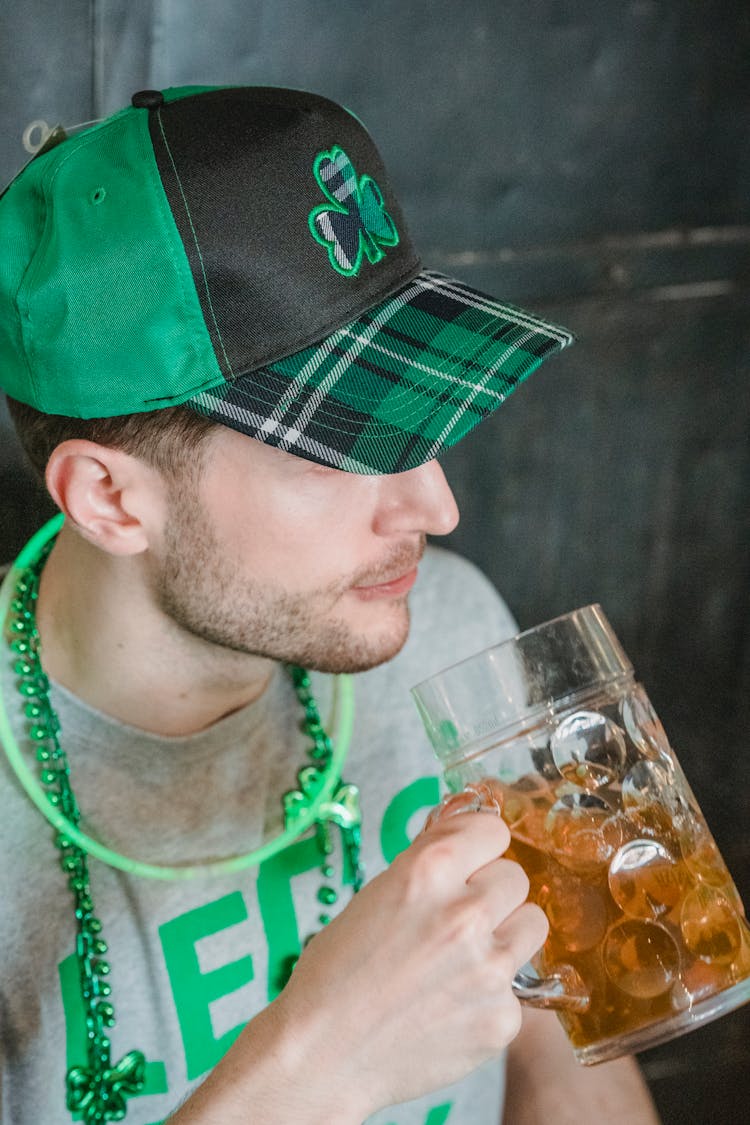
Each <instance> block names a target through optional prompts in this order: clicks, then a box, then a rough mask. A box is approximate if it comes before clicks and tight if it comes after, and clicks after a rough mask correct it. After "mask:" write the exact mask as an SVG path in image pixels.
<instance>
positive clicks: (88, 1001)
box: [2, 520, 364, 1125]
mask: <svg viewBox="0 0 750 1125" xmlns="http://www.w3.org/2000/svg"><path fill="white" fill-rule="evenodd" d="M54 523H55V526H54V527H51V526H50V525H48V528H47V529H43V532H47V534H44V535H42V543H43V545H42V547H41V549H40V550H39V551H38V552H31V553H32V554H34V556H35V557H34V558H33V561H32V562H31V563H30V564H29V565H27V566H26V568H25V569H20V570H18V571H16V574H15V583H14V587H13V589H12V592H11V600H10V603H9V615H8V621H7V630H6V632H7V637H8V642H9V645H10V649H11V651H12V653H13V670H14V672H15V674H16V675H17V677H18V681H17V687H18V692H19V694H20V696H21V698H22V700H23V710H24V715H25V718H26V721H27V732H28V736H29V739H30V740H31V743H32V744H33V746H34V749H35V755H36V760H37V763H38V773H39V781H40V782H41V790H37V792H36V794H32V796H34V800H35V802H36V803H37V804H38V805H39V804H40V801H39V795H40V793H41V794H43V797H44V804H45V805H46V806H47V807H46V808H44V807H42V806H41V805H40V807H42V811H43V812H44V813H45V815H46V816H48V819H50V820H51V821H52V823H53V824H54V825H55V828H56V830H55V836H54V842H55V844H56V846H57V848H58V849H59V852H60V866H61V868H62V870H63V872H64V873H65V875H66V876H67V879H68V885H69V887H70V890H71V894H72V896H73V904H74V911H75V919H76V944H75V953H76V959H77V961H78V969H79V977H80V986H81V996H82V999H83V1007H84V1012H85V1018H86V1037H87V1040H86V1052H87V1063H86V1065H85V1066H73V1067H70V1068H69V1070H68V1072H67V1075H66V1106H67V1108H68V1110H69V1111H70V1112H71V1113H77V1114H79V1115H80V1117H81V1118H82V1120H83V1121H84V1123H85V1125H101V1123H103V1122H107V1121H121V1120H123V1118H124V1117H125V1116H126V1113H127V1099H128V1098H129V1097H132V1096H133V1095H136V1094H138V1093H140V1091H141V1090H142V1089H143V1086H144V1082H145V1069H146V1058H145V1056H144V1054H143V1052H142V1051H139V1050H131V1051H128V1052H127V1053H126V1054H125V1055H123V1057H122V1058H121V1059H120V1060H119V1062H117V1063H113V1062H112V1054H111V1041H110V1037H109V1034H108V1033H109V1031H110V1029H111V1028H112V1027H113V1026H114V1024H115V1008H114V1004H113V1002H112V998H111V997H112V986H111V984H110V983H109V980H108V979H107V978H108V977H109V973H110V966H109V962H108V961H106V960H105V959H104V955H105V954H106V953H107V949H108V947H107V942H106V941H105V939H104V937H103V934H102V923H101V921H100V919H99V918H97V916H96V913H95V909H94V900H93V897H92V893H91V883H90V877H89V864H88V858H89V853H92V854H98V855H99V858H104V859H105V860H107V861H108V862H111V863H113V864H114V865H115V866H119V867H121V868H123V869H125V870H128V871H130V872H132V873H135V874H141V875H147V876H150V877H156V878H183V877H186V876H187V877H193V876H195V875H198V874H205V873H206V872H209V873H213V872H218V873H220V874H225V873H226V870H227V869H237V868H238V867H239V866H246V865H247V860H248V859H255V861H256V862H257V861H258V858H257V857H258V856H260V857H261V858H263V854H262V853H268V854H270V851H271V848H268V847H267V848H265V849H260V851H258V852H256V853H252V855H251V856H249V857H239V858H235V859H233V860H226V861H219V862H218V863H216V862H214V863H212V864H208V865H205V866H197V867H190V868H182V869H180V868H177V869H174V868H162V867H158V866H156V865H149V864H143V863H140V862H139V861H136V860H130V859H128V857H125V856H118V855H117V853H113V852H111V851H110V850H109V849H106V848H103V847H96V846H95V845H94V842H93V841H91V840H90V839H89V838H88V837H86V836H85V834H84V833H83V832H81V830H80V827H79V824H80V819H81V814H80V811H79V808H78V802H77V800H76V796H75V793H74V792H73V788H72V786H71V781H70V766H69V764H68V760H67V756H66V754H65V751H64V750H63V749H62V747H61V745H60V741H59V735H60V722H59V720H58V717H57V715H56V713H55V710H54V708H53V707H52V704H51V702H50V698H49V680H48V678H47V676H46V675H45V674H44V670H43V668H42V663H41V654H40V642H39V632H38V629H37V626H36V612H35V610H36V600H37V598H38V594H39V582H40V577H41V573H42V570H43V568H44V564H45V562H46V560H47V557H48V555H49V553H50V551H51V550H52V547H53V545H54V541H55V537H56V532H57V530H58V528H59V525H60V524H59V521H58V520H56V521H54ZM33 545H34V541H32V543H31V544H29V547H33ZM23 558H24V552H22V555H21V556H20V557H19V562H20V561H21V560H22V559H23ZM17 566H18V564H17ZM288 672H289V674H290V676H291V679H292V683H293V685H294V690H295V693H296V696H297V699H298V700H299V702H300V704H301V706H302V708H303V711H304V718H303V720H302V724H301V725H302V729H303V731H304V732H305V733H306V734H307V735H308V736H309V738H310V740H311V745H310V746H309V748H308V750H307V754H308V758H309V762H308V763H307V764H305V765H304V766H303V767H302V768H301V769H300V770H299V771H298V774H297V784H298V786H299V788H298V789H295V790H292V791H290V792H288V793H285V794H284V795H283V798H282V808H283V814H284V833H283V834H282V837H281V838H279V839H277V840H276V841H274V844H273V849H272V850H274V851H275V850H278V846H279V844H280V843H282V841H283V842H286V841H287V837H288V839H289V841H291V840H292V839H295V838H296V837H297V836H298V835H299V834H300V833H301V832H303V831H304V830H305V829H306V828H308V827H309V826H310V824H313V825H314V828H315V834H316V840H317V844H318V848H319V851H320V855H321V872H322V875H323V877H324V879H325V880H326V883H324V885H323V886H321V888H320V889H319V891H318V901H319V903H320V904H321V905H322V906H331V905H333V904H334V903H335V902H336V901H337V899H338V892H337V891H336V890H335V889H334V888H333V887H332V886H330V884H329V882H328V880H330V878H331V877H332V875H333V873H334V872H333V868H332V867H331V864H330V857H331V852H332V851H333V843H332V841H331V833H330V827H331V825H336V826H337V827H338V828H339V829H340V832H341V841H342V851H343V857H344V872H343V879H342V881H343V883H345V884H346V883H348V884H350V885H351V886H352V889H353V891H354V892H356V891H358V890H359V888H360V887H361V885H362V881H363V878H364V873H363V869H362V865H361V859H360V845H361V823H362V818H361V811H360V802H359V791H358V789H357V787H356V786H355V785H351V784H347V783H346V782H344V781H343V780H342V779H341V778H340V774H338V772H337V767H338V766H339V765H340V759H341V755H338V756H337V755H336V754H335V752H334V746H333V742H332V740H331V739H330V738H329V736H328V734H327V733H326V731H325V729H324V726H323V723H322V721H321V717H320V712H319V710H318V705H317V702H316V700H315V697H314V695H313V693H312V690H311V682H310V676H309V674H308V672H307V671H305V669H303V668H299V667H297V666H296V665H289V666H288ZM2 735H3V741H4V743H5V745H6V750H7V751H8V757H9V759H10V760H11V764H12V765H13V766H14V768H15V769H16V772H17V773H18V775H19V777H20V778H21V780H22V782H23V784H24V787H25V788H26V790H27V791H30V786H29V778H28V774H27V773H26V772H25V771H24V770H23V769H21V763H20V757H19V749H18V746H17V744H16V743H15V740H14V738H13V737H12V733H11V731H10V729H9V726H8V724H7V723H3V724H2ZM118 861H119V862H118ZM318 920H319V922H320V924H321V925H326V924H327V923H328V922H329V921H330V916H329V914H328V913H327V912H325V911H324V912H322V913H321V914H320V915H319V919H318ZM310 937H312V935H309V937H308V938H307V939H306V941H308V940H309V938H310ZM296 961H297V958H296V957H294V958H290V959H289V960H288V961H287V962H286V964H285V965H284V966H283V968H282V971H281V974H280V977H279V979H278V980H277V982H276V983H277V985H278V987H279V988H283V986H284V985H285V984H286V982H287V980H288V979H289V976H290V975H291V973H292V971H293V969H294V965H295V964H296Z"/></svg>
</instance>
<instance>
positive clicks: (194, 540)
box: [154, 427, 458, 672]
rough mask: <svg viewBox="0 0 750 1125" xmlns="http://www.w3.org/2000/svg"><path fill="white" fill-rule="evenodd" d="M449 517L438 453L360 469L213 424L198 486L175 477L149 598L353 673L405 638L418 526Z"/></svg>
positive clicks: (420, 536) (199, 630)
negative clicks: (406, 464) (393, 468)
mask: <svg viewBox="0 0 750 1125" xmlns="http://www.w3.org/2000/svg"><path fill="white" fill-rule="evenodd" d="M457 522H458V511H457V508H456V504H455V501H454V499H453V495H452V493H451V491H450V488H449V487H448V484H447V482H446V480H445V477H444V475H443V472H442V469H440V467H439V466H438V464H437V462H435V461H432V462H429V463H428V464H427V465H423V466H421V467H420V468H418V469H412V470H410V471H408V472H406V473H398V474H395V475H392V476H357V475H355V474H352V473H344V472H341V471H339V470H338V469H329V468H326V467H324V466H321V465H316V464H314V463H313V462H310V461H306V460H303V459H302V458H299V457H294V456H292V455H291V454H289V453H284V452H282V451H281V450H278V449H274V448H273V447H271V446H267V445H264V444H263V443H261V442H258V441H256V440H254V439H252V438H248V437H245V436H244V435H242V434H238V433H235V432H234V431H232V430H229V429H227V428H225V427H219V428H217V430H216V431H215V432H214V433H212V434H211V435H210V436H209V437H208V439H207V448H206V450H205V453H204V470H203V473H202V475H201V477H200V479H199V480H198V482H197V484H195V485H193V486H188V487H186V486H185V485H184V484H182V485H180V486H172V487H171V488H170V500H169V513H168V517H167V522H166V527H165V533H164V548H163V551H159V552H158V557H157V558H156V559H155V562H156V568H155V577H154V586H155V591H156V596H157V599H158V603H159V605H160V607H161V609H162V610H163V611H164V612H165V613H166V614H167V616H168V617H169V618H170V619H171V620H172V621H173V622H174V624H176V625H177V626H179V627H180V628H182V629H183V630H185V631H187V632H188V633H190V634H191V635H193V636H196V637H200V638H202V639H203V640H205V641H208V642H210V643H212V644H217V645H220V646H222V647H224V648H229V649H233V650H235V651H238V652H245V653H251V654H257V655H262V656H267V657H270V658H272V659H274V660H284V661H290V662H293V663H297V664H301V665H303V666H304V667H308V668H314V669H317V670H319V671H324V672H354V671H361V670H364V669H366V668H371V667H373V666H374V665H376V664H380V663H382V662H383V661H385V660H389V659H390V658H391V657H392V656H394V655H395V654H396V653H397V652H398V651H399V649H400V648H401V647H402V645H403V644H404V642H405V641H406V638H407V635H408V631H409V609H408V605H407V595H408V592H409V590H410V589H411V586H412V585H413V584H414V581H415V580H416V577H417V575H416V567H417V564H418V562H419V559H420V558H421V555H422V553H423V551H424V546H425V536H426V535H427V534H433V535H445V534H447V533H448V532H449V531H451V530H452V529H453V528H454V527H455V526H456V523H457Z"/></svg>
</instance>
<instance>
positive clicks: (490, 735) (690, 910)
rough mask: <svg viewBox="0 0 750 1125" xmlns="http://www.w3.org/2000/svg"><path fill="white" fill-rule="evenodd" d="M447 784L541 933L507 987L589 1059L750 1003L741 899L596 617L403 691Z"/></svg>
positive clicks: (560, 622)
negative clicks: (492, 836) (544, 929)
mask: <svg viewBox="0 0 750 1125" xmlns="http://www.w3.org/2000/svg"><path fill="white" fill-rule="evenodd" d="M412 690H413V694H414V697H415V700H416V703H417V706H418V708H419V711H420V714H421V716H422V720H423V722H424V725H425V728H426V730H427V734H428V737H429V738H430V741H431V743H432V745H433V747H434V750H435V753H436V755H437V757H438V759H439V761H440V762H441V764H442V766H443V769H444V772H445V779H446V783H447V786H448V788H449V790H451V791H452V792H453V793H458V792H461V791H469V792H470V793H471V794H473V799H474V801H475V806H474V807H480V806H481V805H482V804H486V805H491V806H494V807H495V809H496V810H497V811H499V812H500V814H501V815H502V817H503V819H504V820H505V821H506V823H507V824H508V827H509V828H510V832H511V838H512V839H511V845H510V848H509V849H508V852H507V853H506V854H507V855H508V856H509V858H512V859H515V860H516V861H517V862H518V863H519V864H520V865H521V866H522V867H523V868H524V870H525V872H526V874H527V875H528V877H529V881H530V884H531V889H530V892H529V898H530V900H531V901H533V902H536V903H537V904H538V905H539V906H541V907H542V909H543V910H544V911H545V912H546V914H547V917H548V919H549V923H550V933H549V937H548V939H547V941H546V942H545V944H544V946H543V948H542V949H541V951H540V952H539V953H538V954H537V956H536V957H535V958H534V959H533V961H532V965H533V968H534V970H535V972H536V973H537V974H538V976H537V978H536V979H534V978H532V979H529V977H528V976H526V977H524V976H523V975H522V974H521V975H519V977H518V978H517V979H516V981H515V982H514V990H515V991H516V993H517V995H519V997H520V998H521V999H522V1000H526V1001H527V1002H530V1003H532V1004H534V1003H536V1004H537V1005H538V1006H542V1007H554V1008H555V1009H556V1010H557V1012H558V1016H559V1018H560V1020H561V1021H562V1024H563V1026H564V1028H565V1030H566V1032H567V1034H568V1037H569V1039H570V1041H571V1043H572V1045H573V1049H574V1051H575V1054H576V1057H577V1059H578V1060H579V1062H581V1063H585V1064H592V1063H598V1062H603V1061H605V1060H607V1059H612V1058H616V1057H617V1056H619V1055H623V1054H629V1053H632V1052H634V1051H640V1050H643V1049H645V1048H646V1047H652V1046H654V1045H656V1044H657V1043H662V1042H664V1041H666V1040H667V1039H671V1038H672V1037H674V1036H676V1035H680V1034H682V1033H684V1032H686V1031H689V1030H690V1029H691V1028H693V1027H696V1026H697V1025H699V1024H702V1023H706V1022H707V1021H709V1020H712V1019H716V1018H717V1017H718V1016H721V1015H723V1014H724V1013H726V1012H729V1011H731V1010H732V1009H734V1008H736V1007H738V1006H739V1005H740V1004H743V1003H745V1002H746V1001H747V1000H750V928H749V927H748V924H747V920H746V918H745V914H744V910H743V906H742V902H741V900H740V897H739V894H738V893H737V889H736V887H735V885H734V883H733V882H732V879H731V876H730V874H729V872H728V871H727V868H726V866H725V864H724V861H723V859H722V858H721V855H720V853H719V850H718V848H717V846H716V844H715V842H714V840H713V837H712V836H711V833H710V831H709V829H708V826H707V825H706V822H705V820H704V819H703V816H702V814H701V811H700V809H699V807H698V805H697V803H696V800H695V797H694V796H693V794H692V793H691V791H690V787H689V786H688V783H687V781H686V780H685V776H684V774H683V773H682V770H681V769H680V766H679V764H678V762H677V759H676V757H675V754H674V752H673V750H672V749H671V747H670V745H669V742H668V740H667V737H666V734H665V733H664V729H663V727H662V726H661V723H660V722H659V719H658V718H657V716H656V714H655V712H654V710H653V708H652V706H651V704H650V702H649V699H648V696H647V695H646V692H645V691H644V689H643V687H642V686H641V685H640V684H638V683H636V681H635V678H634V675H633V668H632V666H631V664H630V662H629V660H628V658H627V656H626V655H625V653H624V652H623V650H622V648H621V646H620V644H619V642H618V640H617V637H616V636H615V634H614V632H613V630H612V628H611V626H610V624H609V622H608V621H607V619H606V617H605V616H604V614H603V612H602V610H601V608H600V607H599V606H596V605H593V606H586V607H585V608H583V609H579V610H575V611H574V612H573V613H569V614H566V615H565V616H563V617H559V618H556V619H555V620H554V621H550V622H547V623H546V624H544V625H540V626H538V627H537V628H535V629H530V630H529V631H528V632H525V633H521V634H520V635H519V636H517V637H515V638H513V639H512V640H509V641H506V642H504V643H503V644H499V645H496V646H495V647H493V648H490V649H487V650H485V651H484V652H481V653H478V654H477V655H476V656H473V657H470V658H469V659H468V660H464V661H462V662H461V663H460V664H456V665H454V666H453V667H451V668H448V669H446V670H445V671H443V672H440V673H438V674H437V675H436V676H432V677H431V678H430V679H428V680H425V681H424V682H423V683H421V684H418V685H417V686H416V687H415V688H413V689H412Z"/></svg>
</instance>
